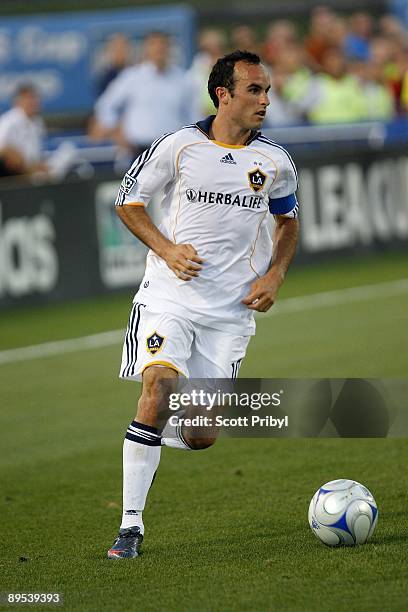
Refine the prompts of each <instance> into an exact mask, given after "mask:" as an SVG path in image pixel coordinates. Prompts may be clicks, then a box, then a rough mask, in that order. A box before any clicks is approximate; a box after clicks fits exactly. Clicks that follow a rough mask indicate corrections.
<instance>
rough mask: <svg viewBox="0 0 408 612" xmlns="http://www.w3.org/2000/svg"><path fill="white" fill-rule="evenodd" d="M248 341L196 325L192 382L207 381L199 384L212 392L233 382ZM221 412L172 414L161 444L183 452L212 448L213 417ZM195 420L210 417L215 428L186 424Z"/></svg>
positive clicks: (199, 410) (195, 410)
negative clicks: (188, 420) (216, 387)
mask: <svg viewBox="0 0 408 612" xmlns="http://www.w3.org/2000/svg"><path fill="white" fill-rule="evenodd" d="M249 340H250V336H236V335H232V334H227V333H225V332H221V331H219V330H216V329H212V328H208V327H205V326H200V325H195V339H194V343H193V346H192V353H191V357H190V359H189V360H188V362H187V367H188V370H189V375H190V379H207V380H206V381H205V382H204V380H201V383H200V384H201V385H203V384H205V385H206V387H208V390H210V391H211V389H213V388H214V389H215V387H214V384H215V386H220V385H221V386H222V387H225V385H227V386H228V381H233V380H235V379H236V378H237V376H238V372H239V369H240V367H241V364H242V361H243V359H244V357H245V354H246V350H247V347H248V343H249ZM211 381H214V383H212V382H211ZM214 389H213V390H214ZM224 390H225V391H229V390H230V389H229V388H228V389H224ZM220 410H222V408H221V407H219V406H216V407H215V409H214V410H212V411H207V410H205V409H203V408H200V407H198V408H193V407H190V408H188V409H187V410H180V411H179V412H177V413H175V414H173V415H172V418H171V420H170V421H169V422H168V423H167V424H166V426H165V428H164V430H163V433H162V444H163V445H164V446H169V447H172V448H178V449H182V450H202V449H205V448H208V447H210V446H212V445H213V444H214V443H215V441H216V439H217V437H218V427H217V426H216V425H215V424H214V416H216V414H218V413H220ZM195 416H204V417H205V416H207V417H211V418H212V424H211V425H209V426H208V425H207V426H197V425H195V426H190V425H186V424H185V423H184V421H185V419H186V418H188V419H191V418H193V417H195Z"/></svg>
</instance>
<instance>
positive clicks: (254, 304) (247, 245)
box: [108, 51, 298, 558]
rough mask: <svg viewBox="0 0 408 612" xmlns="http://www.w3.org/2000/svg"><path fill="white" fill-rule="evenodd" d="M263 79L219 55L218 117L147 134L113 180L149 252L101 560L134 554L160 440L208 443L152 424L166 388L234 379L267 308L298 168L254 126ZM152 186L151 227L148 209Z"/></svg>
mask: <svg viewBox="0 0 408 612" xmlns="http://www.w3.org/2000/svg"><path fill="white" fill-rule="evenodd" d="M269 86H270V85H269V77H268V73H267V71H266V69H265V68H264V67H263V66H262V64H261V63H260V59H259V57H258V56H257V55H255V54H252V53H249V52H244V51H235V52H234V53H231V54H229V55H226V56H224V57H223V58H221V59H219V60H218V61H217V62H216V64H215V66H214V67H213V69H212V72H211V74H210V77H209V81H208V90H209V94H210V96H211V98H212V100H213V102H214V104H215V106H216V108H217V114H216V116H215V117H214V116H211V117H208V118H207V119H206V120H204V121H199V122H198V123H197V124H195V125H189V126H187V127H184V128H182V129H181V130H179V131H177V132H175V133H173V134H165V135H164V136H162V137H161V138H159V139H158V140H156V141H155V142H154V143H153V144H152V146H151V147H150V148H149V149H147V150H146V151H145V152H144V153H143V154H142V155H140V157H138V158H137V159H136V161H135V162H134V164H133V165H132V166H131V168H130V170H129V171H128V172H127V174H126V175H125V177H124V179H123V181H122V184H121V187H120V190H119V194H118V197H117V200H116V206H117V212H118V215H119V217H120V218H121V220H122V221H123V222H124V223H125V225H126V226H127V227H128V228H129V230H130V231H131V232H132V233H133V234H134V235H135V236H136V237H137V238H138V239H139V240H141V241H142V242H144V243H145V244H146V245H147V246H148V247H149V248H150V251H149V253H148V256H147V263H146V272H145V276H144V278H143V280H142V282H141V284H140V288H139V291H138V292H137V293H136V296H135V298H134V302H133V308H132V310H131V314H130V318H129V324H128V328H127V332H126V337H125V342H124V346H123V356H122V366H121V370H120V377H121V378H124V379H128V380H142V382H143V387H142V394H141V397H140V399H139V403H138V408H137V414H136V417H135V420H134V421H132V423H131V424H130V425H129V427H128V430H127V433H126V436H125V440H124V446H123V515H122V524H121V526H120V530H119V535H118V537H117V538H116V540H115V542H114V544H113V546H112V548H111V549H110V550H109V552H108V557H109V558H129V557H130V558H133V557H137V556H138V554H139V550H140V545H141V543H142V540H143V534H144V525H143V520H142V512H143V509H144V507H145V502H146V497H147V494H148V491H149V488H150V486H151V484H152V481H153V478H154V475H155V472H156V470H157V468H158V465H159V461H160V452H161V446H162V445H165V446H166V445H167V446H172V447H175V448H179V449H184V450H199V449H203V448H207V447H208V446H211V444H212V443H213V442H214V441H215V436H214V437H207V438H205V437H197V436H193V435H189V432H188V431H187V430H186V429H183V426H182V425H181V424H180V426H178V425H177V424H174V418H172V419H171V421H172V423H173V424H172V425H170V421H169V422H168V423H167V424H165V423H163V422H162V414H163V407H165V404H166V400H167V399H168V384H169V383H170V384H171V383H173V382H174V381H176V380H177V378H178V377H179V376H182V377H191V378H194V377H196V378H230V379H231V378H232V379H233V378H235V377H236V376H237V374H238V370H239V367H240V365H241V363H242V360H243V358H244V356H245V352H246V349H247V346H248V342H249V340H250V337H251V336H252V335H253V334H254V333H255V322H254V313H255V312H256V311H258V312H266V311H267V310H268V309H269V308H270V307H271V306H272V305H273V303H274V302H275V300H276V297H277V293H278V290H279V287H280V286H281V284H282V282H283V280H284V278H285V274H286V272H287V269H288V267H289V264H290V261H291V259H292V257H293V255H294V252H295V248H296V242H297V236H298V220H297V216H298V204H297V201H296V195H295V192H296V189H297V174H296V169H295V166H294V164H293V161H292V159H291V158H290V156H289V154H288V153H287V151H285V149H283V148H282V147H280V146H279V145H277V144H275V143H274V142H272V141H271V140H269V139H268V138H265V137H264V136H263V135H262V134H261V133H260V132H259V131H258V128H259V127H260V126H261V125H262V122H263V120H264V118H265V114H266V109H267V106H268V104H269V100H268V90H269ZM163 104H165V100H163ZM158 191H163V193H164V195H163V200H162V203H161V210H162V213H163V214H162V221H161V223H160V225H159V227H156V226H155V225H154V224H153V223H152V221H151V219H150V217H149V215H148V213H147V212H146V207H147V206H148V204H149V201H150V199H151V197H152V196H153V194H155V193H156V192H158ZM271 213H272V214H273V215H274V217H275V229H274V238H273V243H272V237H271V233H270V230H269V226H270V223H269V220H270V215H271ZM163 426H164V428H163Z"/></svg>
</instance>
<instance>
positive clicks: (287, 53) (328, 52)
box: [192, 6, 408, 126]
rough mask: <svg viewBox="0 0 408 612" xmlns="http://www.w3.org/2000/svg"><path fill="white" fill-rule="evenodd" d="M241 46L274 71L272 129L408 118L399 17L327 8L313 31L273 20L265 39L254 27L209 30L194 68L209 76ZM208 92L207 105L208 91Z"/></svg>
mask: <svg viewBox="0 0 408 612" xmlns="http://www.w3.org/2000/svg"><path fill="white" fill-rule="evenodd" d="M238 47H239V48H246V49H248V50H249V51H254V52H256V53H258V54H259V55H260V56H261V58H262V60H263V62H264V64H265V65H266V66H268V68H269V70H270V74H271V84H272V87H271V93H270V101H271V104H270V107H269V110H268V124H269V125H270V126H276V125H293V124H299V123H304V122H308V123H311V124H323V123H342V122H353V121H366V120H375V119H378V120H384V121H389V120H392V119H394V118H395V117H396V116H398V115H408V34H407V31H406V30H405V29H404V27H403V25H402V24H401V23H400V22H399V21H398V19H396V18H395V17H394V16H392V15H385V16H383V17H381V18H379V19H377V20H376V19H374V18H373V17H372V16H371V15H370V14H369V13H366V12H357V13H354V14H351V15H349V16H347V17H344V16H340V15H339V14H336V13H335V12H333V11H332V10H331V9H330V8H328V7H325V6H320V7H317V8H315V9H314V10H313V12H312V13H311V17H310V21H309V24H308V26H307V30H306V32H302V31H301V30H300V28H298V27H297V26H296V24H295V23H294V22H293V21H288V20H279V21H275V22H273V23H271V24H270V25H269V26H268V27H267V30H266V35H265V36H264V38H263V39H262V40H260V39H259V38H258V37H257V35H256V32H255V30H254V29H253V28H251V27H249V26H239V27H236V28H234V29H233V30H232V31H231V34H230V39H229V40H228V39H227V37H226V35H225V33H224V32H222V31H220V30H216V29H211V30H206V31H204V32H202V33H201V37H200V52H199V54H198V55H197V56H196V58H195V60H194V62H193V66H192V71H193V72H194V73H195V74H197V75H199V74H200V73H201V75H203V74H204V73H205V67H206V66H208V65H210V64H211V63H212V62H213V61H214V59H215V58H216V57H217V56H219V55H221V54H223V53H224V52H225V51H226V50H227V49H228V48H238ZM201 78H202V76H201ZM198 81H199V78H198V79H197V82H198ZM202 94H203V103H204V100H205V99H206V97H205V91H204V88H203V89H202ZM206 108H207V110H210V108H211V107H210V104H209V102H208V103H207V107H206Z"/></svg>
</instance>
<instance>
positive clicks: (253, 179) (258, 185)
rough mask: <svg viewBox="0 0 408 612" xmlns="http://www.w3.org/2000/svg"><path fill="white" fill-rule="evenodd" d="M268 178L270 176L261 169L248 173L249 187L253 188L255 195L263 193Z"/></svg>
mask: <svg viewBox="0 0 408 612" xmlns="http://www.w3.org/2000/svg"><path fill="white" fill-rule="evenodd" d="M267 178H268V176H267V175H266V174H265V172H262V170H260V169H259V168H254V170H251V172H248V180H249V186H250V187H251V189H252V191H255V193H258V191H262V189H263V188H264V185H265V182H266V179H267Z"/></svg>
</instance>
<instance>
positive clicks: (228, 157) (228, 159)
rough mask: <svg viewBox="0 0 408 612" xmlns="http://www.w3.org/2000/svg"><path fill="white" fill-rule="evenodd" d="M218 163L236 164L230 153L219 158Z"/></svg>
mask: <svg viewBox="0 0 408 612" xmlns="http://www.w3.org/2000/svg"><path fill="white" fill-rule="evenodd" d="M220 161H221V162H222V163H223V164H236V163H237V162H236V161H235V159H234V158H233V157H232V154H231V153H227V155H224V157H221V159H220Z"/></svg>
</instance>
